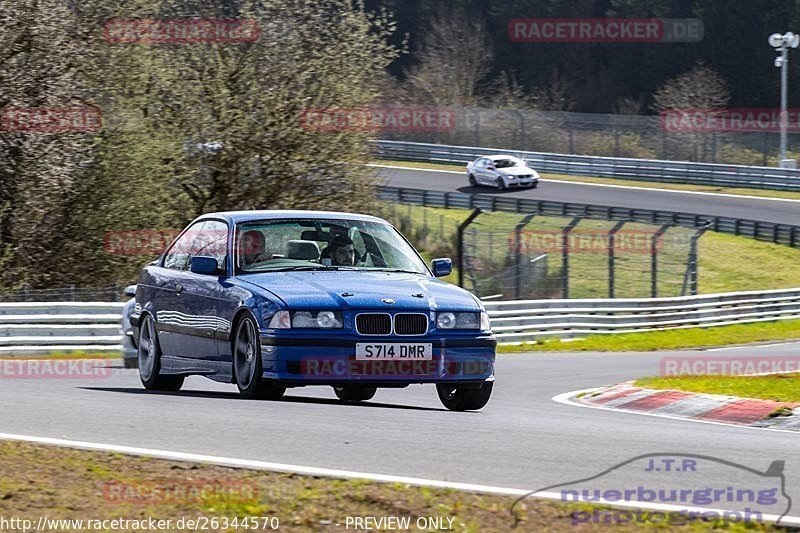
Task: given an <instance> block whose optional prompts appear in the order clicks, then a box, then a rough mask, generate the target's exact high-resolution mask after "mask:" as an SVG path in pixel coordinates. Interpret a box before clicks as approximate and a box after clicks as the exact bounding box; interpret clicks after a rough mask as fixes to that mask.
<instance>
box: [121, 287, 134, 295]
mask: <svg viewBox="0 0 800 533" xmlns="http://www.w3.org/2000/svg"><path fill="white" fill-rule="evenodd" d="M122 294H123V296H127V297H128V298H133V297H134V296H136V285H128V286H127V287H125V290H123V291H122Z"/></svg>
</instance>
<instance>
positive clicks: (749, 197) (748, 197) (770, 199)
mask: <svg viewBox="0 0 800 533" xmlns="http://www.w3.org/2000/svg"><path fill="white" fill-rule="evenodd" d="M367 166H368V167H373V168H388V169H392V170H414V171H417V172H443V173H445V174H464V175H466V173H465V172H460V171H457V170H436V169H433V168H417V167H401V166H397V165H379V164H376V163H367ZM606 179H613V178H606ZM540 181H542V182H544V183H565V184H568V185H586V186H588V187H607V188H611V189H632V190H635V191H655V192H671V193H676V194H697V195H701V196H720V197H722V198H744V199H746V200H764V201H767V202H790V203H800V199H796V198H775V197H774V196H753V195H752V194H731V193H724V192H705V191H684V190H681V189H661V188H656V187H636V186H634V185H613V184H611V183H590V182H586V181H568V180H559V179H551V178H540Z"/></svg>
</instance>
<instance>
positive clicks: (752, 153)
mask: <svg viewBox="0 0 800 533" xmlns="http://www.w3.org/2000/svg"><path fill="white" fill-rule="evenodd" d="M448 109H449V110H452V113H451V115H452V117H453V121H454V123H453V125H452V126H453V127H452V128H449V130H448V131H444V129H443V128H440V129H438V130H437V131H428V132H424V131H419V130H415V129H413V128H409V129H408V130H407V131H399V130H400V129H402V128H396V129H392V130H391V131H385V130H382V131H380V132H379V136H380V138H381V139H386V140H397V141H410V142H426V143H438V144H450V145H464V146H480V147H487V148H502V149H506V150H526V151H534V152H553V153H561V154H578V155H596V156H608V157H631V158H639V159H664V160H672V161H697V162H706V163H729V164H742V165H760V166H777V164H778V157H779V154H778V152H779V145H780V139H779V136H780V134H779V133H778V131H775V130H774V129H770V130H768V131H735V132H734V131H708V132H688V131H687V132H675V131H673V130H672V129H670V128H667V127H664V126H663V124H662V119H661V117H660V116H653V115H650V116H646V115H612V114H599V113H569V112H561V111H530V110H517V109H485V108H478V107H451V108H448ZM793 131H794V132H793V133H790V134H789V136H788V138H789V151H790V152H793V153H795V154H797V153H798V152H800V133H796V130H793Z"/></svg>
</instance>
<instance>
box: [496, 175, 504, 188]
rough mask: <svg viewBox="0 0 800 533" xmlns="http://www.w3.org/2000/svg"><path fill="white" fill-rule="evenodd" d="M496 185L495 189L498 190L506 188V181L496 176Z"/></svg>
mask: <svg viewBox="0 0 800 533" xmlns="http://www.w3.org/2000/svg"><path fill="white" fill-rule="evenodd" d="M496 185H497V190H498V191H504V190H506V182H505V181H503V178H497V182H496Z"/></svg>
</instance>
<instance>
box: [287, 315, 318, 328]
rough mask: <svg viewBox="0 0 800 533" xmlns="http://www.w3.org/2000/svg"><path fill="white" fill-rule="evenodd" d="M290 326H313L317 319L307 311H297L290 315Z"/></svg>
mask: <svg viewBox="0 0 800 533" xmlns="http://www.w3.org/2000/svg"><path fill="white" fill-rule="evenodd" d="M292 327H294V328H315V327H317V321H316V320H315V319H314V317H312V316H311V313H310V312H308V311H297V312H296V313H294V315H293V316H292Z"/></svg>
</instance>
